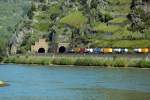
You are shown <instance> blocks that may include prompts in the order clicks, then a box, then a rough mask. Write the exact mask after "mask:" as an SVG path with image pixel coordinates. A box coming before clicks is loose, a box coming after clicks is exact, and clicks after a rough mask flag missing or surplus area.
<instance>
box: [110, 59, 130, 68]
mask: <svg viewBox="0 0 150 100" xmlns="http://www.w3.org/2000/svg"><path fill="white" fill-rule="evenodd" d="M128 65H129V63H128V60H127V59H115V60H114V62H113V66H114V67H128Z"/></svg>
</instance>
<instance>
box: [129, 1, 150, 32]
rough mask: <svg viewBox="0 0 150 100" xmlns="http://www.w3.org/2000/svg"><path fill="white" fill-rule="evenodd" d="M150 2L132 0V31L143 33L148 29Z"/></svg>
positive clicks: (130, 16) (130, 17)
mask: <svg viewBox="0 0 150 100" xmlns="http://www.w3.org/2000/svg"><path fill="white" fill-rule="evenodd" d="M149 16H150V0H132V3H131V13H130V15H129V19H130V20H131V22H132V29H133V30H134V31H136V30H137V31H141V32H143V30H145V29H146V27H145V26H146V25H145V24H147V22H148V21H149V20H150V19H149Z"/></svg>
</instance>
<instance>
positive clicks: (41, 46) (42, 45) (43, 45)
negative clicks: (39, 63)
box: [31, 39, 49, 53]
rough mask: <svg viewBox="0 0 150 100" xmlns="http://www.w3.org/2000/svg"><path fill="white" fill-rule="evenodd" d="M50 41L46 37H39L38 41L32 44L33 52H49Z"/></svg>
mask: <svg viewBox="0 0 150 100" xmlns="http://www.w3.org/2000/svg"><path fill="white" fill-rule="evenodd" d="M48 49H49V43H48V42H47V41H46V39H39V41H38V42H35V44H34V45H32V46H31V52H32V53H48Z"/></svg>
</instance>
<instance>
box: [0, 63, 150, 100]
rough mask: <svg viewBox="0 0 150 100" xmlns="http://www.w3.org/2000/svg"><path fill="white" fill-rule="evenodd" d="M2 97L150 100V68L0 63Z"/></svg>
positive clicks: (2, 99)
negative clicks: (5, 84) (5, 85)
mask: <svg viewBox="0 0 150 100" xmlns="http://www.w3.org/2000/svg"><path fill="white" fill-rule="evenodd" d="M0 80H3V81H6V82H7V83H9V84H10V85H9V86H7V87H3V88H0V100H150V69H138V68H97V67H77V66H68V67H67V66H49V67H48V66H31V65H0Z"/></svg>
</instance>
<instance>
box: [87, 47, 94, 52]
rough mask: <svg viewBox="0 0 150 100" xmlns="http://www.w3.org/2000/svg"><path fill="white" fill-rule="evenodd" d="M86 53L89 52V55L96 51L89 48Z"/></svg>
mask: <svg viewBox="0 0 150 100" xmlns="http://www.w3.org/2000/svg"><path fill="white" fill-rule="evenodd" d="M86 51H87V52H88V53H94V49H93V48H88V49H86Z"/></svg>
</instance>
